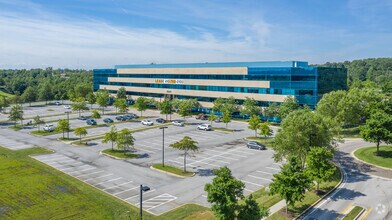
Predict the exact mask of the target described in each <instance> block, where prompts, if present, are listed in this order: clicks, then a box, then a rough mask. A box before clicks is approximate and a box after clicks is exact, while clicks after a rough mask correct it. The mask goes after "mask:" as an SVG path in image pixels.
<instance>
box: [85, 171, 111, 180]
mask: <svg viewBox="0 0 392 220" xmlns="http://www.w3.org/2000/svg"><path fill="white" fill-rule="evenodd" d="M111 175H113V174H112V173H109V174H106V175H103V176H98V177H93V178H89V179H86V180H84V182H87V181H90V180H93V179H100V178H102V177H107V176H111Z"/></svg>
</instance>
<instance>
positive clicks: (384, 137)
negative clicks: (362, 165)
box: [360, 109, 392, 155]
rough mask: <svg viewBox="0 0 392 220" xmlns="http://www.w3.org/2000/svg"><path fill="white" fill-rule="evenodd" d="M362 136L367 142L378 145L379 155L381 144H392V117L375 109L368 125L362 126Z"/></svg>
mask: <svg viewBox="0 0 392 220" xmlns="http://www.w3.org/2000/svg"><path fill="white" fill-rule="evenodd" d="M360 134H361V137H362V138H363V139H365V140H366V141H370V142H374V143H376V144H377V152H376V154H377V155H379V147H380V143H381V142H382V141H383V142H385V143H386V144H390V143H392V115H391V114H387V113H386V112H385V111H383V110H381V109H375V110H374V111H373V112H372V114H371V115H370V118H369V119H368V120H367V121H366V124H365V125H363V126H360Z"/></svg>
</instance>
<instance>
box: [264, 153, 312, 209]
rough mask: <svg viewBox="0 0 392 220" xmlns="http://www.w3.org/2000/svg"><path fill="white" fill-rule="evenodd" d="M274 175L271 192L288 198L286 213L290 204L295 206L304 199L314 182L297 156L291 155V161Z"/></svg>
mask: <svg viewBox="0 0 392 220" xmlns="http://www.w3.org/2000/svg"><path fill="white" fill-rule="evenodd" d="M273 176H274V177H273V178H272V182H271V183H270V185H269V187H270V193H271V194H272V195H274V194H279V195H280V196H281V197H282V198H284V199H285V200H286V213H287V207H288V206H291V207H293V205H294V203H295V202H297V201H302V199H303V198H304V194H305V192H306V190H308V189H310V187H311V184H312V181H311V180H310V179H309V177H308V176H307V175H306V174H305V173H304V170H303V169H302V166H301V162H300V161H299V160H298V159H297V158H296V157H291V158H290V159H289V163H287V164H284V165H283V167H282V170H281V171H280V172H279V173H277V174H274V175H273Z"/></svg>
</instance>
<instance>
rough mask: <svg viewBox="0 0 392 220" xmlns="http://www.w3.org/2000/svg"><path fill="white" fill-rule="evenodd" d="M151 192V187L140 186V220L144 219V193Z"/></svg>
mask: <svg viewBox="0 0 392 220" xmlns="http://www.w3.org/2000/svg"><path fill="white" fill-rule="evenodd" d="M148 190H150V187H148V186H143V185H142V184H140V220H142V219H143V207H142V206H143V192H147V191H148Z"/></svg>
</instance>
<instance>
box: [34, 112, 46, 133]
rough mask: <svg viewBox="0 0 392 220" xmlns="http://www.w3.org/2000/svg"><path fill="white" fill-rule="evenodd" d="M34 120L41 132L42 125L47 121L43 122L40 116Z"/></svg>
mask: <svg viewBox="0 0 392 220" xmlns="http://www.w3.org/2000/svg"><path fill="white" fill-rule="evenodd" d="M33 120H34V125H36V126H37V128H38V131H39V130H40V125H42V124H45V121H44V120H42V119H41V117H39V115H37V116H35V117H34V118H33Z"/></svg>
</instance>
